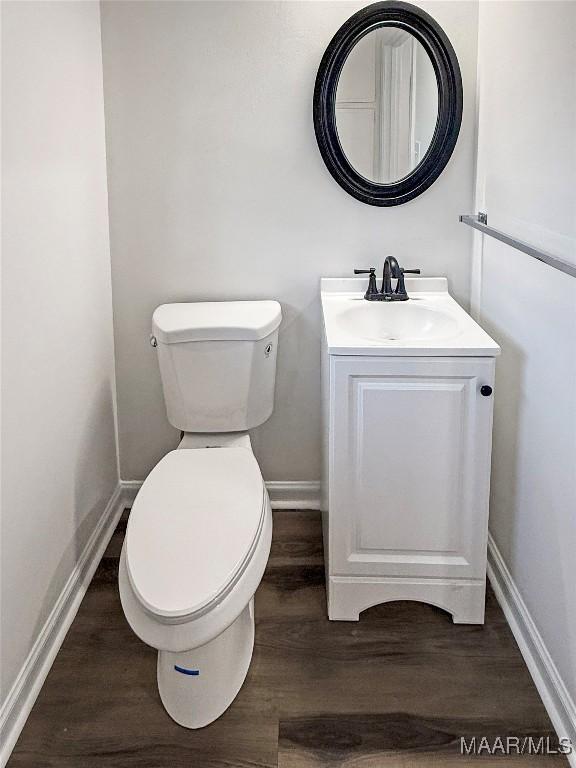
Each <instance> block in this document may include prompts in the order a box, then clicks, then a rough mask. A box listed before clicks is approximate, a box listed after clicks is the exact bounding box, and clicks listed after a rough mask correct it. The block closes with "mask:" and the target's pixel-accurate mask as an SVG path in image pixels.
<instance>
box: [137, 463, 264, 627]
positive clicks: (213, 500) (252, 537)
mask: <svg viewBox="0 0 576 768" xmlns="http://www.w3.org/2000/svg"><path fill="white" fill-rule="evenodd" d="M264 502H265V490H264V483H263V480H262V475H261V474H260V468H259V466H258V463H257V462H256V459H255V458H254V455H253V454H252V452H251V451H250V450H248V449H246V448H194V449H179V450H176V451H172V452H171V453H169V454H168V455H167V456H165V457H164V458H163V459H162V460H161V461H160V462H159V463H158V464H157V465H156V466H155V467H154V469H153V470H152V472H151V473H150V475H149V476H148V477H147V479H146V480H145V482H144V484H143V485H142V488H141V490H140V492H139V493H138V496H137V497H136V501H135V502H134V505H133V507H132V512H131V513H130V518H129V521H128V529H127V532H126V565H127V570H128V576H129V579H130V583H131V585H132V588H133V590H134V592H135V593H136V595H137V596H138V598H139V599H140V601H141V602H142V604H143V605H144V606H145V607H146V608H147V609H148V610H149V611H151V612H153V613H154V614H156V615H158V616H164V617H167V618H171V619H178V618H182V617H185V616H188V615H190V614H192V613H195V612H196V611H200V610H201V609H202V608H205V607H206V606H207V605H209V604H210V603H211V602H213V601H214V600H215V599H217V598H218V597H219V596H220V595H222V594H223V593H224V592H225V591H226V589H227V587H229V586H231V584H232V583H234V582H235V580H236V579H237V578H238V577H239V575H240V574H241V573H242V571H243V570H244V568H245V566H246V564H247V563H248V562H249V560H250V557H251V555H252V551H253V548H254V546H255V544H256V541H257V539H258V536H259V533H260V529H261V527H262V522H263V519H264V510H265V503H264Z"/></svg>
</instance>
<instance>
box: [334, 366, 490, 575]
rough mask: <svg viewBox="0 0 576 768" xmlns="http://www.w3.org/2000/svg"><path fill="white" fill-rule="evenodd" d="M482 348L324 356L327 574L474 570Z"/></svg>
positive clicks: (485, 465)
mask: <svg viewBox="0 0 576 768" xmlns="http://www.w3.org/2000/svg"><path fill="white" fill-rule="evenodd" d="M493 376H494V361H493V359H490V358H460V359H458V358H453V359H449V358H428V359H426V358H418V359H415V358H404V359H399V358H395V359H392V358H383V357H379V358H376V357H373V358H364V357H363V358H360V357H346V356H333V357H331V359H330V385H331V386H330V404H331V408H330V436H329V483H330V494H329V496H330V509H329V516H330V534H329V537H330V573H331V574H333V575H334V574H348V575H366V576H368V575H370V576H382V575H386V576H424V577H425V576H431V577H450V578H454V577H456V578H480V577H483V575H484V571H485V558H486V537H487V518H488V492H489V479H490V452H491V432H492V399H493V398H492V397H491V396H488V397H485V396H483V395H481V394H480V387H481V386H482V385H484V384H488V385H491V386H492V385H493Z"/></svg>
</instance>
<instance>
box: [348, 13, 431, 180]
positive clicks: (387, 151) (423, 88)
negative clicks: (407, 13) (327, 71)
mask: <svg viewBox="0 0 576 768" xmlns="http://www.w3.org/2000/svg"><path fill="white" fill-rule="evenodd" d="M437 120H438V86H437V81H436V74H435V72H434V67H433V66H432V62H431V60H430V57H429V56H428V54H427V53H426V51H425V49H424V47H423V46H422V45H421V43H420V42H418V40H417V39H416V38H415V37H414V36H413V35H411V34H410V33H409V32H407V31H406V30H404V29H401V28H399V27H394V26H382V27H379V28H377V29H373V30H372V31H371V32H369V33H368V34H366V35H364V37H362V38H361V39H360V40H359V41H358V42H357V43H356V45H355V46H354V47H353V48H352V50H351V51H350V53H349V55H348V57H347V59H346V61H345V63H344V66H343V68H342V71H341V73H340V77H339V80H338V87H337V90H336V128H337V131H338V139H339V141H340V145H341V147H342V151H343V152H344V154H345V155H346V158H347V159H348V162H349V163H350V164H351V165H352V167H353V168H354V169H355V170H356V171H357V172H358V173H359V174H360V175H361V176H363V177H364V178H365V179H368V180H369V181H371V182H374V183H377V184H391V183H393V182H396V181H398V180H399V179H402V178H404V177H405V176H407V175H408V174H409V173H410V172H411V171H412V170H413V169H414V168H416V167H417V166H418V164H419V163H420V162H421V160H422V159H423V157H424V156H425V154H426V152H427V150H428V147H429V146H430V144H431V142H432V138H433V136H434V130H435V127H436V122H437Z"/></svg>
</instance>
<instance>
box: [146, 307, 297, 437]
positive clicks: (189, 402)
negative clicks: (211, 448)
mask: <svg viewBox="0 0 576 768" xmlns="http://www.w3.org/2000/svg"><path fill="white" fill-rule="evenodd" d="M281 320H282V311H281V308H280V304H279V303H278V302H277V301H218V302H198V303H186V304H183V303H181V304H162V306H160V307H158V308H157V309H156V311H155V312H154V315H153V317H152V335H153V337H152V342H153V343H156V344H157V349H158V361H159V364H160V374H161V377H162V388H163V390H164V400H165V402H166V411H167V414H168V421H169V422H170V423H171V424H172V425H173V426H174V427H176V428H177V429H181V430H183V431H184V432H237V431H244V430H247V429H251V428H252V427H257V426H258V425H259V424H262V423H263V422H264V421H266V419H268V418H269V416H270V415H271V413H272V409H273V407H274V384H275V381H276V352H277V348H278V326H279V325H280V321H281Z"/></svg>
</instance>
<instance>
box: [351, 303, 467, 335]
mask: <svg viewBox="0 0 576 768" xmlns="http://www.w3.org/2000/svg"><path fill="white" fill-rule="evenodd" d="M338 323H339V325H340V326H341V329H342V330H343V331H345V332H346V333H349V334H353V335H355V336H361V337H363V338H365V339H371V340H373V341H415V340H426V339H446V338H451V337H453V336H456V335H457V334H458V332H459V326H458V322H457V321H456V320H455V319H454V318H453V317H451V316H450V315H447V314H445V313H444V312H437V311H435V310H433V309H426V308H425V307H419V306H417V305H415V304H413V303H411V302H410V301H402V302H394V303H392V302H390V303H388V302H384V301H378V302H376V301H375V302H367V301H364V302H363V303H362V304H358V305H356V306H354V307H350V308H349V309H346V310H345V311H344V312H342V314H341V315H340V316H339V317H338Z"/></svg>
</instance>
